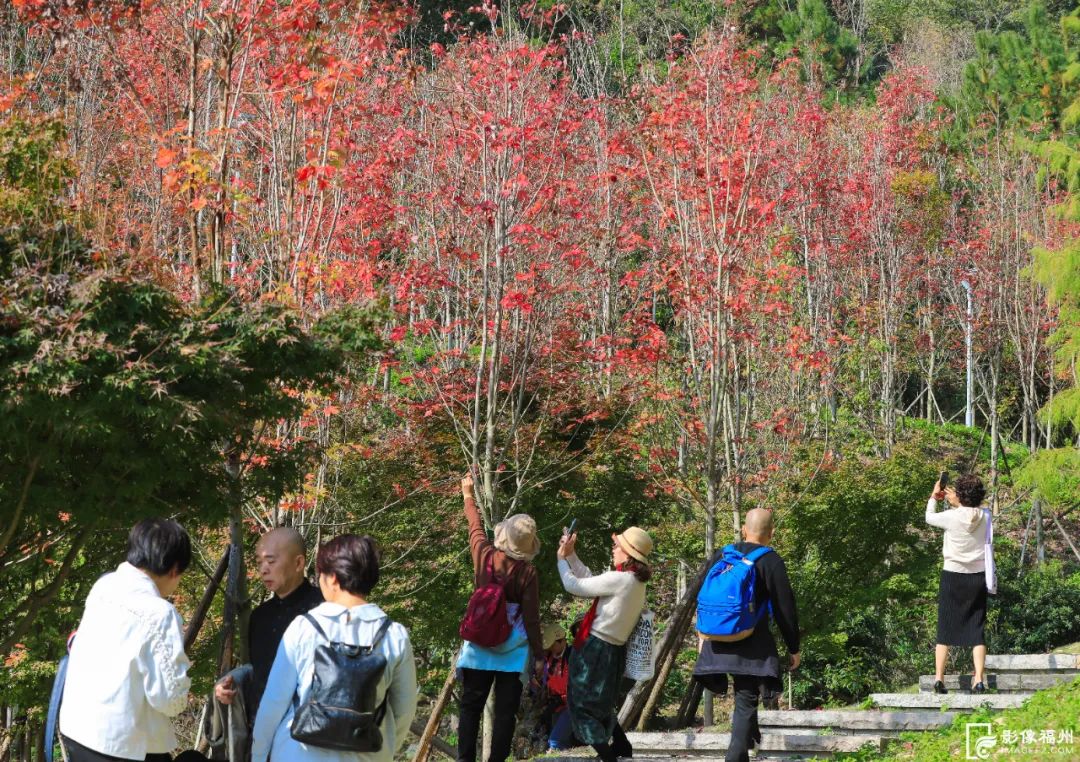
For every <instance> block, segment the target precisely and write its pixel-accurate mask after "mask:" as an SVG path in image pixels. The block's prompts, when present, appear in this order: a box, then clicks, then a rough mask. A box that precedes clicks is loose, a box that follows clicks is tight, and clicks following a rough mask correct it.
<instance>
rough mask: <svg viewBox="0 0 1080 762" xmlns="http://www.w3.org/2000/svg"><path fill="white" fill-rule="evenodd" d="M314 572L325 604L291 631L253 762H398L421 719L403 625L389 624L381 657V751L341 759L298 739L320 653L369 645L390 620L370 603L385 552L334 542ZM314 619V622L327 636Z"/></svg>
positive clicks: (266, 700) (269, 691) (342, 539)
mask: <svg viewBox="0 0 1080 762" xmlns="http://www.w3.org/2000/svg"><path fill="white" fill-rule="evenodd" d="M315 568H316V570H317V571H318V573H319V588H320V589H321V590H322V594H323V598H324V599H325V601H326V602H325V603H322V604H321V605H319V606H316V607H315V608H314V609H312V610H311V611H310V612H309V614H308V615H306V616H300V617H297V618H296V619H294V620H293V623H292V624H291V625H289V628H288V629H287V630H285V635H284V637H283V638H282V640H281V645H279V646H278V652H277V657H276V658H275V659H274V666H273V667H271V669H270V677H269V678H268V680H267V683H266V691H265V692H264V693H263V697H262V701H261V702H260V703H259V711H258V714H257V715H256V717H255V729H254V731H253V733H252V736H253V738H252V749H251V760H252V762H266V760H268V759H269V760H273V762H292V761H293V760H298V759H305V760H318V761H319V762H361V761H363V762H392V760H393V759H394V755H395V754H396V753H397V751H398V750H399V749H400V748H401V746H402V744H404V743H405V739H406V735H407V734H408V732H409V725H410V724H411V723H412V721H413V717H414V716H415V715H416V665H415V663H414V662H413V653H412V645H411V644H410V642H409V633H408V632H407V631H406V630H405V628H404V627H402V626H401V625H400V624H397V623H392V624H389V627H388V629H386V630H385V632H384V634H383V635H382V637H381V638H379V639H378V644H377V645H376V646H375V650H374V653H381V654H382V655H383V657H385V659H386V669H385V670H384V671H383V673H382V676H381V677H380V678H379V682H378V685H377V687H376V695H375V701H376V704H382V703H383V702H385V707H386V709H385V714H384V715H383V717H382V722H381V723H380V724H379V731H380V733H381V735H382V745H381V748H380V749H379V751H374V752H354V751H339V750H334V749H328V748H322V747H319V746H314V745H312V744H307V743H302V742H301V741H298V740H296V739H295V738H293V736H292V732H291V726H292V722H293V717H294V715H295V713H296V710H297V707H300V706H303V705H304V703H305V701H306V700H307V698H308V696H309V694H310V693H311V688H312V677H313V675H314V672H315V652H316V648H317V647H318V646H319V645H320V644H323V643H326V642H327V641H331V642H336V643H347V644H350V645H357V646H367V645H370V644H371V643H372V641H373V640H375V639H376V635H377V633H379V632H380V630H381V629H382V627H383V625H384V624H385V623H386V619H387V616H386V614H385V613H383V611H382V609H380V608H379V607H378V606H376V605H375V604H374V603H370V602H368V599H367V597H368V595H369V594H370V593H371V591H372V589H373V588H374V587H375V584H376V583H377V582H378V581H379V556H378V551H377V549H376V547H375V541H374V540H372V539H371V538H370V537H367V536H364V537H358V536H357V535H353V534H346V535H341V536H339V537H335V538H334V539H332V540H330V541H328V542H327V543H325V544H324V545H323V546H322V547H320V548H319V553H318V556H317V557H316V560H315ZM307 616H311V617H312V618H314V619H315V621H316V622H317V623H318V626H319V628H321V630H322V632H321V633H320V632H319V630H318V629H316V627H315V625H313V624H312V623H311V622H310V621H309V620H308V619H307V618H306V617H307Z"/></svg>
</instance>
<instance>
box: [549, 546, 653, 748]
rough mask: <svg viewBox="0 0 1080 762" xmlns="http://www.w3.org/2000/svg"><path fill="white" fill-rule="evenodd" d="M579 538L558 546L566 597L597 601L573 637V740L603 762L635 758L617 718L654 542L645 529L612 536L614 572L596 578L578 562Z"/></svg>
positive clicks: (568, 695)
mask: <svg viewBox="0 0 1080 762" xmlns="http://www.w3.org/2000/svg"><path fill="white" fill-rule="evenodd" d="M576 545H577V534H576V533H575V534H571V535H565V534H564V535H563V539H562V542H560V543H559V550H558V556H559V576H560V577H561V578H562V583H563V587H564V588H566V592H568V593H570V594H571V595H575V596H578V597H579V598H592V599H593V602H592V606H590V607H589V611H588V613H587V614H585V618H584V619H583V620H582V622H581V624H580V626H579V627H578V631H577V633H576V635H575V636H574V650H573V652H572V653H571V654H570V681H569V685H568V686H567V693H566V702H567V705H568V706H569V708H570V725H571V727H572V728H573V731H574V736H575V737H576V738H578V739H580V740H581V741H582V742H584V743H587V744H590V745H591V746H592V747H593V748H594V749H596V753H597V754H598V755H599V756H600V759H602V760H604V762H614V761H615V760H616V759H618V758H619V757H631V756H633V747H631V745H630V742H629V741H628V740H627V738H626V734H625V733H624V732H623V731H622V728H620V727H619V723H618V721H617V719H616V717H615V702H616V699H617V698H618V693H619V687H620V685H621V684H622V680H623V674H624V672H625V668H626V642H627V641H628V640H629V639H630V635H631V633H632V632H633V631H634V627H636V626H637V623H638V619H640V618H641V613H642V611H644V610H645V583H646V582H648V581H649V577H651V576H652V570H651V569H650V568H649V554H650V553H651V552H652V548H653V541H652V537H650V536H649V533H648V532H646V531H645V530H644V529H641V528H640V527H630V528H629V529H627V530H626V531H624V532H623V533H622V534H613V535H611V560H612V566H613V567H614V570H613V571H609V572H604V573H603V574H599V575H596V576H593V573H592V572H591V571H589V569H588V567H586V566H585V564H583V563H581V561H580V560H579V559H578V557H577V553H576V552H575V548H576Z"/></svg>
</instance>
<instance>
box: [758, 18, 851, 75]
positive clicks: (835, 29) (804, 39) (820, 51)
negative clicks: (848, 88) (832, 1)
mask: <svg viewBox="0 0 1080 762" xmlns="http://www.w3.org/2000/svg"><path fill="white" fill-rule="evenodd" d="M777 26H778V28H779V31H780V34H781V35H782V39H781V40H780V41H778V42H777V43H776V44H774V45H773V48H772V49H773V53H774V54H775V55H776V56H777V57H778V58H788V57H791V56H795V57H797V58H799V59H800V61H801V62H802V66H801V72H802V76H803V79H804V80H806V81H809V82H813V83H816V84H820V85H822V86H823V87H832V86H834V85H839V84H843V83H844V81H845V80H848V79H851V80H853V81H854V80H855V79H857V77H858V74H859V72H856V71H854V68H855V67H856V66H857V58H858V52H859V41H858V39H857V38H856V37H855V35H854V34H852V33H851V31H850V30H848V29H845V28H843V27H842V26H840V24H839V23H837V21H836V19H835V18H833V15H832V13H830V11H829V9H828V8H827V7H826V5H825V3H824V1H823V0H799V4H798V6H797V7H796V9H795V10H794V11H790V12H788V13H785V14H784V15H782V16H781V17H780V19H779V21H778V23H777Z"/></svg>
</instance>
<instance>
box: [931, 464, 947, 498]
mask: <svg viewBox="0 0 1080 762" xmlns="http://www.w3.org/2000/svg"><path fill="white" fill-rule="evenodd" d="M948 483H949V472H948V471H945V470H942V472H941V473H940V474H938V480H937V484H935V485H934V494H933V495H932V497H933V498H934V499H935V500H941V499H943V498H944V497H945V485H947V484H948Z"/></svg>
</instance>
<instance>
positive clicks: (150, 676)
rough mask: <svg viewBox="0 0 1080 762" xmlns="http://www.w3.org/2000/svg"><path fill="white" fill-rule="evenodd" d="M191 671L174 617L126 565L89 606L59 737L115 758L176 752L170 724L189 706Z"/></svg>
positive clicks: (74, 648) (100, 586)
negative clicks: (189, 672)
mask: <svg viewBox="0 0 1080 762" xmlns="http://www.w3.org/2000/svg"><path fill="white" fill-rule="evenodd" d="M190 666H191V663H190V662H189V661H188V658H187V656H186V655H185V654H184V633H183V629H182V627H181V623H180V615H179V614H177V613H176V609H175V608H173V605H172V604H171V603H169V602H168V601H167V600H165V599H164V598H162V597H161V594H160V593H159V592H158V589H157V586H156V585H155V584H154V581H153V580H152V579H150V577H149V575H147V574H146V573H145V572H143V571H140V570H139V569H136V568H135V567H134V566H132V565H131V564H129V563H126V562H125V563H122V564H120V566H119V568H117V570H116V571H115V572H110V573H109V574H106V575H105V576H103V577H102V578H101V579H99V580H98V581H97V582H96V583H94V586H93V588H91V590H90V595H89V596H87V598H86V609H85V610H84V611H83V617H82V621H81V622H80V623H79V629H78V632H77V634H76V635H75V640H74V641H73V643H72V645H71V655H70V657H69V660H68V668H67V681H66V682H65V684H64V700H63V704H61V707H60V732H61V733H62V734H63V735H65V736H67V737H68V738H70V739H71V740H73V741H75V742H77V743H80V744H82V745H83V746H85V747H86V748H88V749H93V750H94V751H97V752H101V753H102V754H106V755H108V756H113V757H123V758H125V759H143V758H144V757H146V755H147V754H160V753H163V752H170V751H172V750H173V749H174V748H176V736H175V735H173V729H172V722H171V721H170V719H169V718H170V717H174V716H176V715H177V714H179V713H180V712H181V711H183V709H184V708H185V707H186V706H187V695H188V690H189V689H190V688H191V679H190V678H189V677H188V674H187V673H188V667H190Z"/></svg>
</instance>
